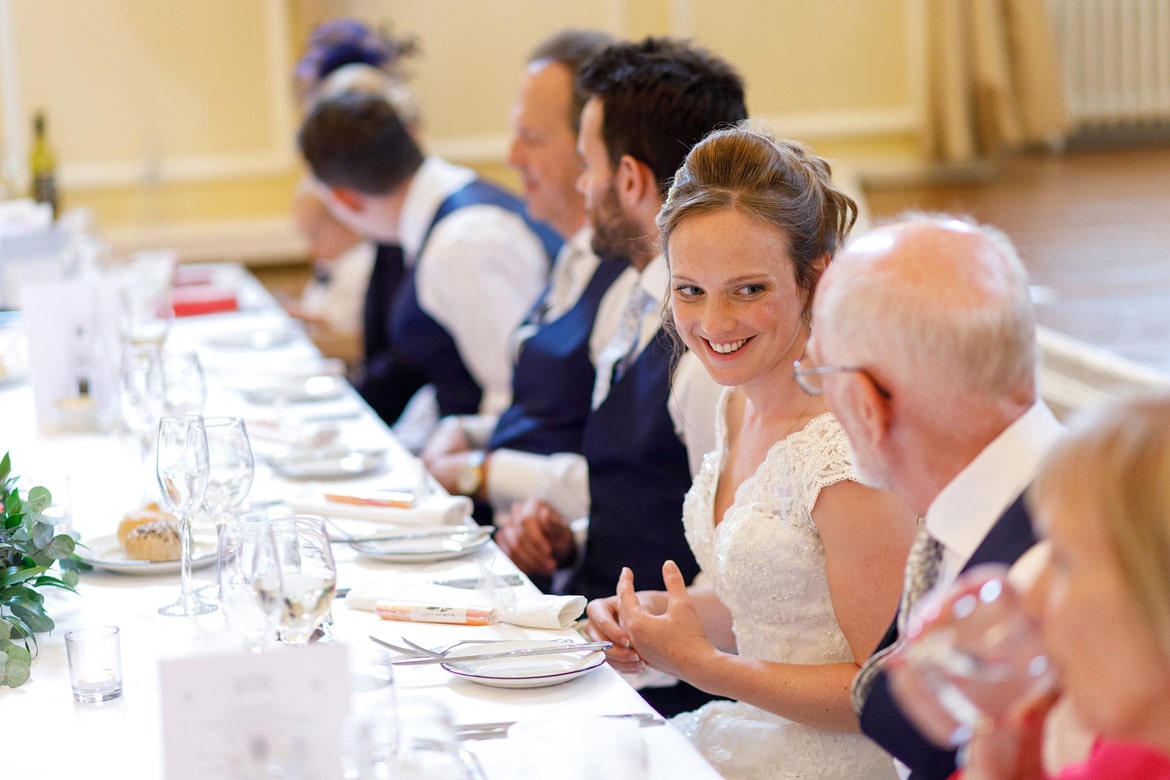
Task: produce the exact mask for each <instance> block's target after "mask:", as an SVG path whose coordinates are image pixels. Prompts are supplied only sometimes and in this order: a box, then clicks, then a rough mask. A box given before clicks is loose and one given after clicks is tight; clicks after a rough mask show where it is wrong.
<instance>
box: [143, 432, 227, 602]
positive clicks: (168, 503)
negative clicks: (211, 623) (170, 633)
mask: <svg viewBox="0 0 1170 780" xmlns="http://www.w3.org/2000/svg"><path fill="white" fill-rule="evenodd" d="M156 450H157V452H156V455H155V464H156V471H157V473H158V486H159V488H160V491H161V494H162V503H163V505H164V506H165V507H166V509H167V510H168V511H170V512H171V513H173V514H174V515H175V517H176V518H177V519H178V523H179V556H180V568H181V571H182V589H181V591H180V593H179V599H178V600H177V601H176V602H174V603H173V604H168V605H167V606H165V607H160V608H159V610H158V611H159V614H162V615H168V616H187V615H203V614H206V613H208V612H214V611H215V609H216V607H215V605H214V604H207V603H205V602H203V601H200V600H199V598H198V597H197V596H196V595H195V592H194V590H192V588H191V515H192V514H193V513H194V511H195V510H196V509H197V508H198V507H199V504H200V502H201V501H203V494H204V492H205V491H206V490H207V474H208V462H207V434H206V433H204V431H203V418H202V417H200V416H199V415H194V414H189V415H170V416H166V417H163V418H162V419H161V420H159V424H158V444H157V447H156Z"/></svg>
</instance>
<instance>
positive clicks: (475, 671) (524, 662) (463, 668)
mask: <svg viewBox="0 0 1170 780" xmlns="http://www.w3.org/2000/svg"><path fill="white" fill-rule="evenodd" d="M572 644H573V643H571V642H566V643H565V646H566V652H564V653H549V654H546V655H531V656H520V657H518V658H488V659H483V660H479V661H459V660H457V659H458V657H459V656H461V655H477V654H480V653H484V652H490V653H503V652H507V651H509V650H525V649H528V648H535V647H547V646H548V641H547V640H539V639H535V640H517V641H515V642H494V643H492V644H491V645H489V646H487V647H485V646H484V645H477V644H467V645H465V646H459V647H456V648H454V649H452V650H451V652H449V653H448V654H447V657H448V658H450V659H451V660H450V661H449V662H447V663H444V664H442V667H443V668H444V669H446V670H447V671H448V672H451V673H452V674H457V675H459V676H460V677H465V678H467V679H468V680H471V681H472V682H475V683H479V684H480V685H490V686H492V687H493V688H543V687H545V686H549V685H560V684H561V683H566V682H569V681H570V680H576V679H577V678H578V677H580V676H582V675H584V674H588V673H589V672H590V671H591V670H593V669H596V668H597V667H599V666H601V665H602V664H603V663H605V653H604V652H603V651H601V650H594V651H593V652H591V653H585V652H576V653H573V652H567V651H568V649H569V648H571V647H572Z"/></svg>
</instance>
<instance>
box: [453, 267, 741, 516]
mask: <svg viewBox="0 0 1170 780" xmlns="http://www.w3.org/2000/svg"><path fill="white" fill-rule="evenodd" d="M669 282H670V277H669V271H668V269H667V266H666V260H665V258H663V257H662V256H661V255H660V256H658V257H657V258H655V260H654V261H653V262H651V263H650V265H649V266H647V267H646V269H645V270H644V271H642V273H640V274H639V273H638V271H637V270H635V269H634V268H628V269H626V270H625V271H624V272H622V274H621V276H619V277H618V278H617V279H616V280H615V281H614V283H613V284H612V285H610V288H609V290H607V291H606V293H605V296H604V297H603V298H602V299H601V304H600V306H599V307H598V311H597V318H596V319H595V320H594V322H593V332H592V333H591V334H590V338H589V354H590V357H591V359H592V360H593V364H594V365H595V366H598V370H597V377H598V379H597V381H596V383H595V385H594V395H593V401H594V407H596V406H597V405H598V404H599V403H600V402H601V401H603V400H605V397H606V396H607V395H608V394H609V381H608V380H609V375H610V373H611V371H612V364H611V365H609V366H605V367H603V366H600V365H598V364H599V361H600V359H601V356H602V354H603V353H604V352H605V351H606V350H605V348H606V345H607V344H608V343H609V342H610V340H612V339H613V338H614V336H615V334H616V332H617V329H618V323H619V322H620V320H621V316H622V312H623V310H624V309H625V308H626V301H627V299H628V298H629V297H630V295H631V294H632V292H633V290H634V288H635V287H641V288H642V289H643V290H644V291H645V292H647V293H649V294H650V295H652V296H653V297H654V300H657V301H664V300H665V299H666V288H667V286H668V284H669ZM578 294H579V293H578ZM661 325H662V321H661V309H659V311H658V316H650V317H646V318H645V319H644V320H643V322H642V324H641V329H640V334H639V341H638V352H639V353H640V352H641V350H642V349H645V347H646V345H647V344H649V343H650V339H652V338H653V337H654V334H655V333H657V332H658V328H659V327H661ZM603 373H604V374H605V376H604V380H605V381H604V391H601V390H599V389H598V388H599V387H600V386H601V385H602V374H603ZM720 392H722V388H721V387H720V386H719V385H717V384H716V383H715V382H714V381H713V380H712V379H711V377H710V376H709V375H708V374H707V372H706V370H705V369H704V368H703V365H702V363H700V362H699V360H698V358H696V357H695V356H694V355H693V354H691V353H689V352H688V353H686V354H684V355H683V357H682V359H681V360H680V361H679V365H678V367H677V368H676V370H675V374H674V382H673V383H672V385H671V390H670V397H669V401H668V404H669V410H670V416H671V419H672V420H673V422H674V428H675V431H676V432H677V433H678V436H679V439H680V440H681V441H683V443H684V444H685V445H686V448H687V457H688V461H689V463H690V468H691V474H692V476H693V475H694V474H696V473H697V472H698V470H699V466H701V465H702V462H703V456H704V455H706V454H707V452H709V451H710V450H712V449H713V448H714V447H715V406H716V403H717V401H718V399H719V394H720ZM465 430H468V429H465ZM470 432H471V431H470V430H469V433H470ZM481 435H484V439H485V440H486V436H487V435H490V432H489V433H488V434H482V431H481ZM487 480H488V482H487V492H488V496H489V497H490V498H491V501H492V503H493V504H494V505H495V506H497V507H500V508H506V507H508V506H510V505H511V504H512V503H513V502H515V501H523V500H525V499H527V498H530V497H536V498H540V499H542V500H543V501H545V502H546V503H548V504H549V505H550V506H552V507H553V508H554V509H556V510H557V511H558V512H560V513H561V515H563V516H564V517H566V518H581V517H585V516H586V515H588V514H589V503H590V502H589V466H588V464H587V463H586V461H585V458H584V457H583V456H581V455H578V454H576V453H557V454H554V455H534V454H532V453H528V452H517V451H515V450H497V451H496V452H494V453H492V457H491V465H490V467H489V468H488V472H487ZM680 522H681V518H680ZM578 525H581V524H578Z"/></svg>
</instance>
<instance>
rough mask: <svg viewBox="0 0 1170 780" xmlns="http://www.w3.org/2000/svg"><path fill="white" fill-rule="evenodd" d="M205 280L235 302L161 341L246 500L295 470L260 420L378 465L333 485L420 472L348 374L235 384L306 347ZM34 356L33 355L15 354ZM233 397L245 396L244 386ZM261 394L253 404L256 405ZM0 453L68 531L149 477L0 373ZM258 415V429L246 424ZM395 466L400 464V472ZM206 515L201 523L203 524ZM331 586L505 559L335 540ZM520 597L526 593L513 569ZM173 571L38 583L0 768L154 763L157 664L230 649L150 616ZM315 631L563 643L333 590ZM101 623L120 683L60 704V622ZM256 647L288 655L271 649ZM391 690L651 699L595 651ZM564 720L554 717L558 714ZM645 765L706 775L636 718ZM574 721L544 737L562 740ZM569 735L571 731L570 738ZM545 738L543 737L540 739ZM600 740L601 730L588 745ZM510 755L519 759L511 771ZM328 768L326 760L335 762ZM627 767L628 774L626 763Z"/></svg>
mask: <svg viewBox="0 0 1170 780" xmlns="http://www.w3.org/2000/svg"><path fill="white" fill-rule="evenodd" d="M205 270H206V272H207V273H208V274H209V275H210V276H211V277H212V278H214V280H215V282H216V284H218V285H220V286H222V287H228V288H231V289H232V290H234V291H235V294H236V297H237V301H238V303H239V310H238V311H233V312H226V313H217V314H209V315H203V316H196V317H183V318H179V319H176V321H175V322H174V324H173V326H172V328H171V332H170V334H169V335H168V340H167V343H166V348H167V349H168V350H194V351H196V352H197V353H198V354H199V356H200V359H201V362H202V364H203V368H204V373H205V376H206V385H207V400H206V406H205V414H207V415H238V416H242V417H244V419H245V420H246V421H247V422H248V424H249V425H251V426H253V428H254V430H256V434H254V435H253V440H254V442H253V443H254V447H255V449H256V453H257V458H256V469H255V479H254V484H253V488H252V491H251V496H250V500H251V502H252V504H253V505H254V506H269V505H272V506H279V505H280V504H281V503H283V502H286V501H288V500H289V498H290V497H291V496H295V495H297V493H298V491H301V490H303V489H304V488H305V483H304V482H302V481H299V480H294V479H288V478H286V477H283V476H281V475H280V474H278V473H277V472H276V471H275V470H274V469H273V468H272V467H271V466H270V465H269V464H270V458H271V452H272V451H273V450H272V448H271V446H270V445H271V442H269V443H268V445H265V443H264V442H263V438H264V437H262V436H260V435H258V434H259V430H260V427H263V426H265V425H277V426H282V429H284V430H288V429H295V428H296V426H298V425H303V426H313V425H316V426H318V428H320V427H321V426H322V425H323V424H324V423H326V422H327V421H328V425H330V426H335V428H336V435H337V436H338V438H339V439H340V440H342V441H344V442H345V443H346V445H347V446H349V447H353V448H356V449H362V450H367V451H373V452H384V453H385V454H384V464H383V465H382V466H381V467H380V468H377V469H375V470H373V471H372V472H371V473H368V474H362V475H360V476H356V477H354V478H352V479H347V480H344V481H343V482H342V483H338V482H331V483H330V484H332V485H337V484H343V485H344V487H345V489H347V490H355V489H368V488H384V487H387V486H389V485H401V484H403V483H404V481H406V482H409V481H410V480H412V479H425V476H423V475H422V472H420V469H421V466H420V463H419V461H418V459H417V458H415V457H413V456H412V455H411V454H410V453H408V452H407V451H406V450H405V449H404V448H403V447H402V446H401V445H400V444H399V443H398V441H397V440H396V439H395V437H394V436H393V435H392V433H391V431H390V430H389V429H388V428H387V426H385V425H384V424H383V423H382V422H381V421H380V420H379V419H378V418H377V416H376V415H375V414H374V413H373V412H372V411H371V410H370V409H369V407H368V406H366V404H365V403H364V402H363V401H362V399H361V398H360V396H358V395H357V393H356V392H354V391H353V390H352V388H350V387H349V386H348V385H346V387H345V388H344V392H340V393H336V394H334V396H331V397H326V398H322V399H320V400H313V401H309V402H291V401H290V402H282V401H279V400H277V401H275V402H274V401H272V400H271V399H267V400H265V399H263V398H262V397H261V396H256V395H252V396H249V395H248V394H247V393H244V392H241V390H242V389H243V388H246V387H255V386H256V385H257V383H262V382H266V381H267V382H269V383H271V382H273V381H276V380H277V379H278V378H280V377H288V376H289V375H290V374H296V373H298V372H300V373H304V372H305V371H306V370H307V371H309V372H311V371H313V370H314V367H316V366H320V365H321V357H320V355H319V353H318V352H317V351H316V349H315V348H314V347H313V345H312V343H311V342H310V341H309V340H308V339H307V338H304V337H303V334H300V333H298V332H296V331H295V330H293V331H289V330H288V329H289V328H293V327H295V326H294V325H293V323H292V322H291V321H290V320H289V318H288V317H287V315H286V314H285V313H284V312H283V311H282V310H281V309H280V307H279V306H278V305H277V304H276V302H275V301H274V300H273V299H272V297H271V296H269V295H268V294H267V292H266V291H265V290H264V289H263V287H261V286H260V285H259V283H258V282H257V281H256V279H255V278H254V277H252V276H251V275H250V274H248V273H247V272H246V270H245V269H243V268H242V267H239V266H234V265H222V266H211V267H208V268H207V269H205ZM289 332H291V333H292V337H291V338H287V339H277V340H273V339H269V338H256V339H250V337H249V335H248V334H257V333H259V334H272V333H277V334H280V333H289ZM32 359H33V360H36V355H35V354H34V355H33V356H32ZM249 399H251V402H250V401H249ZM261 401H262V402H261ZM0 420H3V422H2V423H0V451H3V450H6V451H9V452H10V453H11V457H12V463H13V467H14V471H15V472H16V473H17V474H19V475H20V476H21V485H22V486H23V487H24V488H25V489H27V488H28V487H29V486H32V485H36V484H40V485H45V486H46V487H49V488H50V490H52V491H53V492H54V498H55V499H56V503H57V505H58V506H57V508H58V510H59V511H60V512H61V513H63V514H64V515H67V516H68V518H69V522H70V523H71V525H72V528H73V529H74V531H75V532H76V534H77V536H78V538H79V539H80V541H81V542H82V543H84V542H86V541H87V540H92V539H96V538H99V537H101V536H103V535H109V534H113V533H114V532H115V531H116V529H117V526H118V523H119V520H120V519H121V518H122V517H123V515H124V514H126V513H127V512H128V511H130V510H131V509H133V508H134V507H135V506H137V505H138V504H139V502H140V501H141V495H142V486H143V484H144V482H146V484H149V481H150V480H151V479H152V475H151V474H150V473H149V470H148V468H144V464H142V463H141V461H140V455H139V451H138V445H137V442H136V441H135V440H134V438H133V437H132V436H130V435H128V434H127V433H125V432H124V431H122V430H120V429H119V427H117V426H113V427H110V428H109V429H107V430H104V431H91V432H73V433H64V432H53V433H49V432H45V431H43V430H42V429H41V428H40V427H39V426H38V423H37V419H36V414H35V411H34V399H33V391H32V388H31V387H30V385H29V383H28V382H27V381H24V382H19V381H18V382H10V383H9V384H7V385H4V386H0ZM257 426H259V427H257ZM412 474H414V475H416V476H411V475H412ZM207 530H208V529H207V528H206V526H203V527H202V531H201V533H204V534H206V533H207ZM333 547H334V554H335V556H336V559H337V569H338V578H337V579H338V582H337V585H338V587H339V588H360V587H366V586H369V585H370V584H371V583H377V582H379V581H383V580H387V579H389V578H394V579H395V581H401V582H410V581H417V582H426V581H429V580H434V579H438V578H460V577H462V578H466V577H472V578H474V577H479V576H482V573H483V571H484V570H485V568H487V569H491V570H492V571H494V572H496V573H511V574H517V573H518V572H517V570H516V569H515V567H514V566H513V565H512V564H511V562H510V561H509V560H508V559H507V558H506V556H504V555H503V554H502V553H500V551H499V550H498V549H497V548H496V547H495V546H494V544H488V545H486V546H484V547H483V548H481V549H479V550H477V551H476V552H475V553H473V554H470V555H467V556H464V557H459V558H454V559H450V560H442V561H432V562H425V563H397V562H388V561H385V560H381V559H377V558H371V557H368V556H363V555H360V554H358V553H357V552H355V551H354V550H353V549H351V548H350V547H348V546H347V545H344V544H338V545H333ZM214 571H215V568H214V566H211V567H207V568H202V569H200V570H199V571H197V572H196V573H195V578H196V584H197V585H205V584H208V583H211V582H212V581H213V578H214ZM521 583H522V584H521V585H520V586H519V587H518V588H516V591H517V592H518V593H520V594H525V593H535V592H536V590H535V587H534V586H533V585H532V584H531V583H530V582H529V581H528V580H527V578H523V579H522V580H521ZM178 589H179V576H178V575H177V574H176V573H165V574H151V575H147V576H142V575H127V574H123V573H120V572H118V571H111V570H108V569H104V568H94V569H93V570H91V571H84V572H82V573H81V576H80V583H79V585H78V587H77V593H76V594H70V593H66V592H58V591H52V590H50V592H49V593H47V594H46V608H47V610H48V612H49V614H50V615H51V616H52V617H53V618H54V619H55V621H56V628H55V630H53V631H52V632H50V633H48V634H42V635H39V636H38V642H37V644H38V648H39V652H38V653H37V656H36V658H35V660H34V662H33V665H32V676H31V679H30V680H29V681H28V682H27V683H25V684H24V685H23V686H21V687H19V688H15V689H9V688H0V777H4V778H18V777H44V778H67V777H72V778H82V777H85V778H107V777H108V778H132V779H134V780H138V779H140V778H141V779H149V778H160V777H164V776H167V772H166V770H165V768H164V767H166V766H167V764H166V757H165V755H164V747H163V733H164V725H165V724H164V721H163V717H162V696H163V690H162V684H161V682H160V661H161V660H162V659H167V658H175V657H177V658H191V657H198V656H200V655H204V654H214V653H222V652H230V651H239V647H240V646H239V643H238V641H237V640H236V639H235V637H234V636H233V635H232V633H231V632H230V631H229V630H228V628H227V625H226V622H225V619H224V616H223V613H222V610H221V611H217V612H214V613H211V614H209V615H203V616H199V617H191V618H181V617H164V616H161V615H159V614H158V611H157V608H158V607H159V606H162V605H163V604H166V603H169V602H171V601H173V600H174V598H175V597H176V595H177V593H178ZM332 615H333V626H332V631H333V634H334V636H335V638H336V641H337V642H340V643H341V644H344V645H346V646H349V647H354V648H366V647H368V646H369V645H370V644H371V640H370V638H369V637H370V636H371V635H374V636H379V637H382V638H384V639H386V640H388V641H394V642H397V641H399V640H400V638H402V637H405V638H407V639H410V640H412V641H414V642H416V643H418V644H421V645H424V646H438V645H443V644H447V643H449V642H454V641H458V640H462V639H483V638H489V639H512V638H515V639H529V638H550V637H563V638H571V639H574V640H578V641H579V640H580V637H579V636H578V635H577V634H576V632H575V631H574V630H573V629H572V628H568V629H561V630H545V629H532V628H522V627H519V626H515V625H511V624H507V623H497V624H494V625H488V626H474V627H471V626H465V625H440V624H433V623H419V622H397V621H393V622H392V621H385V620H380V619H379V618H378V617H377V615H376V614H375V613H373V612H370V611H364V610H359V609H351V608H350V607H348V606H347V605H346V603H345V601H344V600H343V599H337V600H336V601H335V602H334V606H333V610H332ZM94 624H114V625H117V626H118V627H119V629H120V632H121V654H122V663H123V680H124V683H123V684H124V691H123V695H122V696H121V697H120V698H118V699H115V700H113V701H109V702H105V703H102V704H78V703H75V702H74V701H73V699H72V697H71V692H70V683H69V672H68V666H67V659H66V652H65V646H64V640H63V636H64V634H65V633H66V632H67V631H69V630H70V629H72V628H75V627H82V626H87V625H94ZM274 652H284V653H289V652H299V649H298V648H284V647H281V648H278V649H277V650H275V651H274ZM394 684H395V687H396V690H397V693H398V696H399V701H400V702H401V701H403V698H404V697H421V698H426V699H431V700H434V701H438V702H441V703H442V704H443V705H445V707H446V708H447V709H448V710H449V711H450V713H451V714H452V718H453V720H454V722H455V723H457V724H468V723H480V722H498V721H517V722H521V723H524V722H542V721H544V722H555V721H556V720H557V718H560V717H562V716H573V717H584V716H591V715H607V714H619V713H651V712H652V710H651V709H650V708H649V707H648V705H646V704H645V702H644V701H643V700H642V699H641V697H639V696H638V695H637V693H636V692H635V691H634V690H633V689H632V688H631V687H630V686H629V685H628V684H627V682H626V681H625V680H624V679H623V678H622V677H621V675H619V674H618V673H617V672H616V671H614V670H613V669H612V668H610V667H609V666H608V665H605V664H603V665H601V666H599V667H598V668H596V669H594V670H592V671H590V672H588V673H587V674H584V675H583V676H580V677H578V678H576V679H573V680H571V681H569V682H565V683H562V684H559V685H553V686H547V687H531V688H516V689H512V688H496V687H487V686H484V685H480V684H476V683H475V682H473V681H470V680H466V679H462V678H460V677H458V676H456V675H453V674H450V673H448V672H447V671H445V670H444V669H442V668H441V667H439V666H438V665H429V666H418V667H409V668H408V667H396V672H395V683H394ZM564 722H565V723H570V724H571V723H572V722H573V720H572V719H571V718H568V717H566V718H565V720H564ZM639 735H640V737H641V740H642V743H643V744H644V746H645V756H646V764H647V767H646V771H645V775H644V776H646V777H649V778H661V779H662V780H666V779H667V778H670V780H677V778H680V777H686V778H692V779H693V778H698V779H700V780H701V778H704V777H712V778H714V777H718V776H719V775H718V774H717V773H716V772H715V771H714V770H713V769H712V768H711V767H710V766H709V765H708V764H707V763H706V762H705V761H704V760H703V758H702V757H701V756H700V755H699V754H698V752H697V751H696V750H695V749H694V748H693V746H692V745H691V744H690V742H689V741H688V740H687V739H686V738H685V737H684V736H683V735H682V734H680V733H679V732H677V731H676V730H675V729H674V728H673V727H671V726H670V725H669V724H667V725H662V726H657V727H653V728H642V729H640V730H639ZM577 738H578V735H575V734H562V735H559V736H557V738H556V739H557V740H562V741H563V744H565V745H571V744H573V742H574V741H575V740H576V739H577ZM580 739H588V737H586V736H585V735H580ZM554 741H556V740H554ZM461 744H462V746H463V747H464V748H465V749H466V750H468V751H470V752H471V753H472V754H474V756H475V758H476V760H477V761H478V763H479V764H480V767H481V768H482V776H484V777H487V778H491V780H504V779H505V778H511V777H520V776H525V777H533V776H543V777H549V778H556V777H564V776H566V775H567V771H566V770H567V767H565V766H563V765H560V764H559V762H558V760H557V759H556V758H555V752H554V754H553V755H554V757H553V758H551V759H549V760H548V761H547V771H544V770H541V771H538V772H537V773H536V774H535V775H534V774H533V772H532V763H531V762H521V761H518V760H517V756H516V752H517V746H518V743H517V742H516V741H515V740H513V739H512V738H511V737H505V738H502V739H492V740H475V741H466V742H463V743H461ZM593 748H594V749H596V750H598V751H605V750H607V749H609V748H608V747H607V746H606V745H604V744H598V745H595V746H593ZM525 767H526V768H525ZM338 776H340V773H339V774H338ZM631 776H641V775H640V774H638V773H635V774H633V775H631Z"/></svg>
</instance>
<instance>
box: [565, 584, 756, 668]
mask: <svg viewBox="0 0 1170 780" xmlns="http://www.w3.org/2000/svg"><path fill="white" fill-rule="evenodd" d="M662 577H663V581H664V582H665V584H666V590H665V591H661V590H642V591H639V590H635V588H634V573H633V572H632V571H630V569H628V568H623V569H622V573H621V577H620V578H619V579H618V585H617V592H616V595H614V596H610V597H609V598H604V599H595V600H594V601H592V602H590V604H589V606H588V608H587V609H586V614H587V615H588V618H589V621H588V623H587V624H586V625H585V633H586V634H587V635H588V636H589V638H590V639H593V640H595V641H602V640H607V641H610V642H613V647H612V648H611V649H610V650H608V651H607V653H606V656H607V660H608V661H609V663H610V665H611V666H613V667H614V668H615V669H617V670H618V671H619V672H623V673H625V674H637V673H639V672H642V671H644V670H645V668H646V666H650V667H651V668H653V669H657V670H658V671H660V672H663V673H665V674H669V675H672V676H674V677H684V678H686V679H687V680H690V681H692V683H694V684H696V685H698V687H700V688H701V687H703V686H702V681H701V680H700V679H698V677H696V672H698V671H700V670H702V669H704V668H707V666H708V664H709V662H710V661H712V660H714V659H715V658H716V657H717V656H718V655H719V654H720V652H721V650H720V648H719V647H717V646H716V645H715V644H714V643H713V642H712V640H711V639H710V638H709V634H708V631H709V630H710V631H711V632H712V634H714V633H715V632H721V628H720V626H719V625H718V623H720V622H723V623H724V624H725V625H724V628H725V630H726V632H727V634H726V636H725V637H724V636H720V637H718V639H720V640H723V639H730V640H732V641H730V642H728V643H724V642H722V641H720V645H723V646H725V649H731V648H733V647H734V640H733V638H732V637H731V633H730V620H731V618H730V613H728V612H727V610H726V608H725V607H722V604H721V603H720V602H719V600H718V599H717V598H715V595H714V593H713V592H712V591H710V590H709V589H706V588H702V587H692V588H689V589H688V588H687V585H686V582H685V581H684V580H683V576H682V572H681V571H679V568H678V566H677V565H675V563H674V561H667V562H666V563H665V564H663V566H662ZM716 607H720V608H722V609H716ZM700 610H702V614H701V612H700ZM710 613H715V614H710ZM718 618H723V621H720V620H719V619H718Z"/></svg>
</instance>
